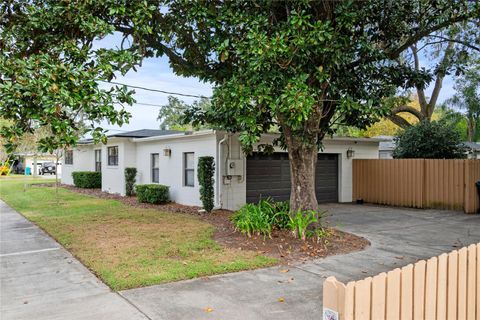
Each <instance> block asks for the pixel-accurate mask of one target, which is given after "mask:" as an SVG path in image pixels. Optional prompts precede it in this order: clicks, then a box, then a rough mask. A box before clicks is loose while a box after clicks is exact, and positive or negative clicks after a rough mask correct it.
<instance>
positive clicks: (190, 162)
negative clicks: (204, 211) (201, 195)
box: [183, 152, 195, 187]
mask: <svg viewBox="0 0 480 320" xmlns="http://www.w3.org/2000/svg"><path fill="white" fill-rule="evenodd" d="M193 155H194V153H193V152H185V153H184V154H183V171H184V172H183V175H184V185H185V186H186V187H193V186H194V185H195V170H194V168H193V166H194V156H193Z"/></svg>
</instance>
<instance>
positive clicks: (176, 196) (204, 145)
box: [136, 133, 216, 206]
mask: <svg viewBox="0 0 480 320" xmlns="http://www.w3.org/2000/svg"><path fill="white" fill-rule="evenodd" d="M164 149H171V155H170V156H165V155H164V152H163V150H164ZM185 152H193V153H194V161H195V165H194V168H195V172H194V176H195V183H194V186H193V187H189V186H185V185H184V170H183V154H184V153H185ZM152 153H158V154H159V167H160V170H159V183H160V184H163V185H167V186H169V187H170V199H171V200H172V201H175V202H177V203H181V204H185V205H193V206H201V202H200V192H199V185H198V180H197V164H198V158H199V157H202V156H212V157H214V158H215V157H216V138H215V134H214V133H212V134H208V135H199V136H195V135H192V136H185V137H181V138H178V137H175V138H172V139H163V138H162V139H161V140H154V141H143V142H140V141H139V140H137V152H136V163H137V171H138V177H137V178H138V179H137V180H138V183H139V184H148V183H152V177H151V154H152Z"/></svg>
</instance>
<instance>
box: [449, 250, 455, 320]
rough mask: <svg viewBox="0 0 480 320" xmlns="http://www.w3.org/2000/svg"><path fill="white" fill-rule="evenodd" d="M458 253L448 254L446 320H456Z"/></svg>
mask: <svg viewBox="0 0 480 320" xmlns="http://www.w3.org/2000/svg"><path fill="white" fill-rule="evenodd" d="M457 286H458V251H452V252H450V253H449V254H448V298H447V319H448V320H456V319H457V311H458V310H457V297H458V287H457Z"/></svg>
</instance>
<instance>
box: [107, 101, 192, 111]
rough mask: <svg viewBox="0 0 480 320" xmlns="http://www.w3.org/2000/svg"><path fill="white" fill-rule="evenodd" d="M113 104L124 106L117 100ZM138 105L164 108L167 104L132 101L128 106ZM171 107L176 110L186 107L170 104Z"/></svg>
mask: <svg viewBox="0 0 480 320" xmlns="http://www.w3.org/2000/svg"><path fill="white" fill-rule="evenodd" d="M115 104H118V105H121V106H122V107H124V105H123V104H121V103H119V102H115ZM136 104H137V105H140V106H147V107H159V108H166V107H168V105H161V104H154V103H145V102H134V103H133V105H132V106H130V105H129V107H135V105H136ZM170 107H171V108H174V109H178V110H187V109H188V108H186V107H175V106H170Z"/></svg>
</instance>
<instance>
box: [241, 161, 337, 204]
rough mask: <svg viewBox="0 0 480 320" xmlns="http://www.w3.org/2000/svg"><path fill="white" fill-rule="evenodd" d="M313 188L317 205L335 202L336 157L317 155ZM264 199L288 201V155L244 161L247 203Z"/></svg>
mask: <svg viewBox="0 0 480 320" xmlns="http://www.w3.org/2000/svg"><path fill="white" fill-rule="evenodd" d="M315 187H316V192H317V200H318V202H338V155H336V154H324V153H320V154H318V162H317V170H316V174H315ZM267 197H271V198H273V199H274V200H276V201H284V200H289V199H290V166H289V160H288V154H287V153H282V152H276V153H273V154H271V155H266V154H262V153H254V154H253V155H252V156H249V157H248V158H247V202H248V203H252V202H257V201H258V200H259V199H262V198H267Z"/></svg>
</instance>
